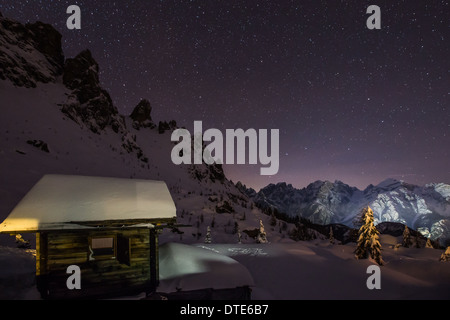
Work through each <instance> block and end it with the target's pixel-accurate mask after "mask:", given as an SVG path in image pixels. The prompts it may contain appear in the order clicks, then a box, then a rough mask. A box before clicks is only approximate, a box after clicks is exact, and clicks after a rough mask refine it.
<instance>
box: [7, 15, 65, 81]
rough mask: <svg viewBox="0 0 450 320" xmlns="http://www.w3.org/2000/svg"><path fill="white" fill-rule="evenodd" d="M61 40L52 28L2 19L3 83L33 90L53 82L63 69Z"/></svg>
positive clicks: (39, 24) (45, 25) (41, 24)
mask: <svg viewBox="0 0 450 320" xmlns="http://www.w3.org/2000/svg"><path fill="white" fill-rule="evenodd" d="M61 38H62V36H61V34H60V33H59V32H58V31H57V30H56V29H54V28H53V27H52V26H51V25H49V24H45V23H42V22H35V23H32V24H26V25H23V24H21V23H19V22H17V21H14V20H10V19H8V18H5V17H3V16H0V79H2V80H6V79H9V80H11V81H12V82H13V83H14V85H16V86H19V87H32V88H34V87H36V85H37V83H38V82H42V83H49V82H54V81H55V80H56V78H57V77H58V76H60V75H61V74H62V72H63V66H64V54H63V50H62V46H61Z"/></svg>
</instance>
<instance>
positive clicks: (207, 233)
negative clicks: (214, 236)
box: [205, 226, 212, 243]
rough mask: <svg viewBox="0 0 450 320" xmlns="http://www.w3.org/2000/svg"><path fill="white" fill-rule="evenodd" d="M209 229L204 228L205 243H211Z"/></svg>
mask: <svg viewBox="0 0 450 320" xmlns="http://www.w3.org/2000/svg"><path fill="white" fill-rule="evenodd" d="M211 241H212V240H211V227H210V226H208V227H207V228H206V236H205V243H211Z"/></svg>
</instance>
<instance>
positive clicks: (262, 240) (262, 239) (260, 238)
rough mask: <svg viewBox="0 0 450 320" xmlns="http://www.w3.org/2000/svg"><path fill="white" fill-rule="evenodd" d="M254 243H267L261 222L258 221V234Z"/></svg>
mask: <svg viewBox="0 0 450 320" xmlns="http://www.w3.org/2000/svg"><path fill="white" fill-rule="evenodd" d="M256 242H258V243H267V237H266V231H265V229H264V225H263V222H262V220H259V232H258V237H257V239H256Z"/></svg>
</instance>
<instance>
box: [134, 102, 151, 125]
mask: <svg viewBox="0 0 450 320" xmlns="http://www.w3.org/2000/svg"><path fill="white" fill-rule="evenodd" d="M151 113H152V105H151V104H150V101H148V100H147V99H142V100H141V101H140V102H139V103H138V105H137V106H136V107H135V108H134V109H133V112H132V113H131V115H130V118H131V119H132V120H133V127H134V128H135V129H138V130H139V128H141V127H143V128H147V127H150V128H153V127H155V124H154V123H153V121H152V116H151Z"/></svg>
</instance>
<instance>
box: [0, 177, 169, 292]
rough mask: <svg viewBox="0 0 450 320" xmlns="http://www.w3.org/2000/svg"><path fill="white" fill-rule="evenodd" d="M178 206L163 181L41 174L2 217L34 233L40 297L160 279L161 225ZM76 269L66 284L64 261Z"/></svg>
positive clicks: (138, 287) (140, 287) (9, 227)
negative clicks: (74, 281)
mask: <svg viewBox="0 0 450 320" xmlns="http://www.w3.org/2000/svg"><path fill="white" fill-rule="evenodd" d="M175 219H176V208H175V204H174V202H173V200H172V197H171V195H170V192H169V190H168V188H167V186H166V184H165V183H164V182H160V181H147V180H134V179H119V178H104V177H85V176H66V175H46V176H44V177H43V178H42V179H41V180H40V181H39V182H38V183H37V184H36V185H35V186H34V187H33V188H32V189H31V190H30V191H29V192H28V194H26V196H25V197H24V198H23V199H22V201H21V202H20V203H19V204H18V205H17V206H16V207H15V208H14V210H13V211H12V212H11V213H10V215H9V216H8V217H7V218H6V220H5V221H4V222H3V223H2V224H1V225H0V232H1V233H8V234H18V233H36V282H37V288H38V290H39V291H40V293H41V295H42V297H43V298H47V299H72V298H81V299H85V298H106V297H113V296H125V295H130V294H138V293H141V292H146V293H151V292H153V291H154V290H155V288H156V287H157V286H158V281H159V267H158V265H159V261H158V256H159V255H158V232H159V231H160V230H161V229H162V228H164V227H167V226H170V225H172V224H173V223H174V222H175ZM71 265H76V266H78V267H79V268H80V271H81V277H80V280H81V289H69V288H68V286H67V284H66V282H67V280H68V278H69V277H70V276H71V274H70V273H67V271H68V267H69V266H71Z"/></svg>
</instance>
